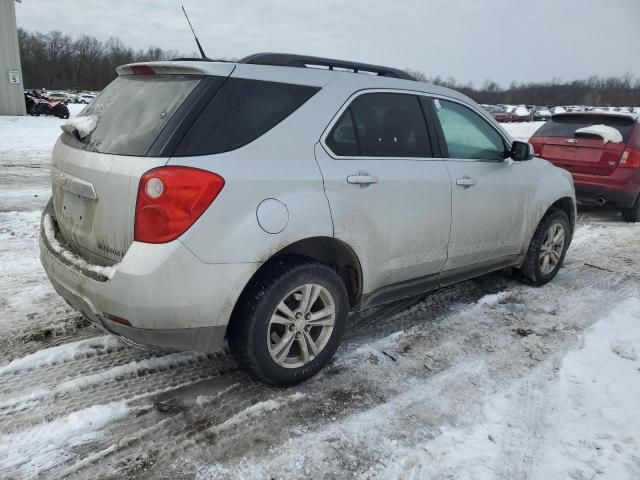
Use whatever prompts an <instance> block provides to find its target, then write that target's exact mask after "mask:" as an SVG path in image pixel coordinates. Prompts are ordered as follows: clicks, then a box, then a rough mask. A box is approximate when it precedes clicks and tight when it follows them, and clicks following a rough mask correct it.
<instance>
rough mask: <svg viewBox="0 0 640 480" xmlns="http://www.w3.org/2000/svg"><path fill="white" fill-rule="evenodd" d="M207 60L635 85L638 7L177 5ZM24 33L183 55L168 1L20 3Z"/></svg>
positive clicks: (562, 0) (449, 0) (617, 0)
mask: <svg viewBox="0 0 640 480" xmlns="http://www.w3.org/2000/svg"><path fill="white" fill-rule="evenodd" d="M184 3H185V6H186V8H187V10H188V12H189V14H190V16H191V20H192V23H193V24H194V27H195V29H196V32H197V33H198V35H199V37H200V41H201V43H202V45H203V47H204V49H205V52H206V53H207V55H208V56H209V57H220V56H222V57H242V56H245V55H248V54H250V53H255V52H259V51H279V52H292V53H306V54H311V55H319V56H326V57H334V58H345V59H351V60H356V61H362V62H368V63H379V64H386V65H391V66H396V67H401V68H406V67H408V68H412V69H417V70H420V71H422V72H424V73H425V74H426V75H427V76H429V77H431V76H435V75H441V76H442V77H445V78H446V77H449V76H451V77H454V78H456V79H457V80H459V81H464V82H468V81H472V82H474V84H475V85H476V86H479V85H480V84H482V83H483V82H484V80H485V79H489V78H490V79H494V80H496V81H497V82H498V83H500V84H502V85H504V86H506V85H508V84H509V83H510V82H511V81H513V80H516V81H534V80H550V79H552V78H553V77H557V78H560V79H563V80H572V79H576V78H585V77H587V76H589V75H594V74H595V75H622V74H624V73H625V72H631V73H632V74H634V75H635V76H636V77H640V61H639V60H640V55H639V54H638V48H639V45H640V0H395V1H393V0H368V1H358V0H313V1H311V0H288V1H284V0H245V1H242V0H207V1H204V0H185V2H184ZM16 11H17V17H18V25H19V26H20V27H22V28H24V29H26V30H38V31H42V32H46V31H49V30H52V29H57V30H61V31H63V32H64V33H69V34H72V35H74V36H77V35H79V34H82V33H87V34H90V35H93V36H95V37H98V38H99V39H100V40H106V39H107V38H108V37H110V36H118V37H120V39H121V40H122V41H123V42H124V43H125V44H126V45H128V46H131V47H134V48H136V49H137V48H146V47H148V46H149V45H154V46H159V47H162V48H164V49H175V50H180V51H182V52H193V51H195V45H194V43H193V38H192V37H191V34H190V32H189V30H188V26H187V24H186V21H185V20H184V18H183V16H182V12H181V11H180V1H178V0H141V1H124V0H110V1H102V0H84V1H82V2H78V1H76V0H57V1H55V2H53V1H42V0H23V3H21V4H19V3H17V4H16Z"/></svg>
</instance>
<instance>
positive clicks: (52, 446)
mask: <svg viewBox="0 0 640 480" xmlns="http://www.w3.org/2000/svg"><path fill="white" fill-rule="evenodd" d="M128 414H129V407H128V406H127V404H126V402H125V401H120V402H113V403H109V404H106V405H94V406H91V407H89V408H85V409H84V410H79V411H77V412H73V413H71V414H70V415H68V416H66V417H63V418H59V419H56V420H53V421H51V422H48V423H44V424H41V425H37V426H35V427H31V428H28V429H26V430H23V431H20V432H16V433H13V434H9V435H4V436H2V437H0V471H5V472H6V471H7V470H8V469H12V471H14V472H19V473H20V474H21V476H22V477H23V478H33V477H35V476H36V475H38V474H39V473H41V472H43V471H46V470H49V469H51V468H53V467H55V466H56V465H60V464H61V463H63V462H64V461H65V460H67V458H69V457H71V456H72V454H71V453H70V450H71V448H70V447H73V446H75V445H80V444H82V443H86V442H88V441H90V440H93V439H96V438H98V437H99V432H100V430H102V429H104V428H105V427H106V426H108V425H109V424H111V423H113V422H115V421H118V420H120V419H122V418H125V417H126V416H127V415H128Z"/></svg>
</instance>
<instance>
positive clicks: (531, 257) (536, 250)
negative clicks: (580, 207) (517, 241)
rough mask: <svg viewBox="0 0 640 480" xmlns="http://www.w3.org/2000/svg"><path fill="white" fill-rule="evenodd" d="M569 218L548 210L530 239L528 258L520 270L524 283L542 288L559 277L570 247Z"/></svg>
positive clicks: (561, 212)
mask: <svg viewBox="0 0 640 480" xmlns="http://www.w3.org/2000/svg"><path fill="white" fill-rule="evenodd" d="M571 235H572V231H571V226H570V223H569V217H567V214H566V213H565V212H563V211H562V210H551V211H550V212H549V213H548V214H547V215H545V216H544V217H543V219H542V220H541V221H540V224H539V225H538V228H536V232H535V233H534V235H533V239H532V240H531V244H530V245H529V250H528V251H527V256H526V257H525V260H524V263H523V264H522V266H521V267H520V274H521V279H522V280H523V281H524V282H525V283H529V284H532V285H537V286H541V285H544V284H545V283H548V282H550V281H551V280H553V278H554V277H555V276H556V275H557V274H558V271H559V270H560V267H561V266H562V263H563V262H564V257H565V255H566V253H567V249H568V248H569V244H570V243H571Z"/></svg>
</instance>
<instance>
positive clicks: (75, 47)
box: [18, 28, 640, 106]
mask: <svg viewBox="0 0 640 480" xmlns="http://www.w3.org/2000/svg"><path fill="white" fill-rule="evenodd" d="M18 42H19V44H20V59H21V62H22V75H23V79H24V85H25V87H27V88H47V89H56V90H102V89H103V88H104V87H105V86H106V85H107V84H108V83H109V82H111V81H112V80H113V79H114V78H115V77H116V72H115V69H116V67H117V66H119V65H123V64H125V63H131V62H144V61H155V60H169V59H172V58H178V57H184V56H190V57H197V56H198V55H197V54H194V53H191V54H188V55H184V54H181V53H180V52H178V51H176V50H163V49H162V48H158V47H153V46H152V47H149V48H147V49H146V50H134V49H132V48H130V47H127V46H126V45H124V44H123V43H122V41H121V40H120V39H119V38H118V37H111V38H109V39H108V40H106V41H104V42H103V41H100V40H98V39H97V38H95V37H92V36H90V35H81V36H80V37H78V38H73V37H72V36H71V35H66V34H63V33H62V32H60V31H58V30H53V31H51V32H48V33H41V32H27V31H26V30H23V29H21V28H20V29H18ZM407 72H409V73H411V74H412V75H414V76H415V77H416V78H417V79H418V80H423V81H428V82H431V83H435V84H436V85H442V86H445V87H449V88H453V89H455V90H458V91H461V92H462V93H464V94H466V95H468V96H469V97H471V98H473V99H474V100H475V101H477V102H478V103H488V104H497V103H504V104H527V105H593V106H640V79H636V78H634V77H633V75H631V74H625V75H623V76H622V77H606V78H603V77H597V76H591V77H589V78H587V79H585V80H574V81H571V82H562V81H560V80H558V79H554V80H552V81H550V82H530V83H515V82H514V83H512V84H511V85H510V86H509V87H508V88H503V87H501V86H500V85H498V84H497V83H496V82H494V81H491V80H487V81H485V82H484V83H483V84H482V86H480V87H479V88H476V87H474V86H473V85H472V84H462V83H458V82H456V81H455V80H454V79H453V78H446V79H443V78H442V77H440V76H436V77H432V78H428V77H427V76H426V75H425V74H424V73H422V72H419V71H417V70H410V69H407Z"/></svg>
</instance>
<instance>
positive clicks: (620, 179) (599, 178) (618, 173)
mask: <svg viewBox="0 0 640 480" xmlns="http://www.w3.org/2000/svg"><path fill="white" fill-rule="evenodd" d="M572 176H573V182H574V185H575V187H576V197H578V200H581V201H583V202H584V201H586V202H590V203H593V202H596V201H597V200H598V198H603V199H604V200H606V201H607V203H613V204H615V205H617V206H619V207H623V208H629V207H632V206H633V204H634V203H635V201H636V199H637V198H638V194H639V193H640V169H638V168H616V170H615V171H614V172H613V173H612V174H611V175H607V176H603V175H585V174H581V173H573V174H572Z"/></svg>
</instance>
